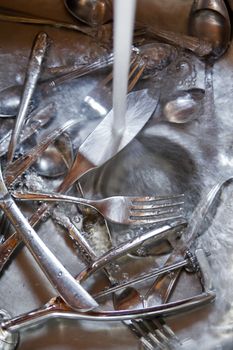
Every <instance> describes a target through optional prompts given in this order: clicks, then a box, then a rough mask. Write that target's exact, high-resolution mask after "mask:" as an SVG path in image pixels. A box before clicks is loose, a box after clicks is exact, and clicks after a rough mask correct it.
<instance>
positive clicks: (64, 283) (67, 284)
mask: <svg viewBox="0 0 233 350" xmlns="http://www.w3.org/2000/svg"><path fill="white" fill-rule="evenodd" d="M0 207H1V209H2V210H3V211H4V213H5V214H6V216H7V217H8V219H9V220H10V221H11V223H12V225H13V226H14V228H15V230H16V231H17V233H18V234H19V236H20V237H21V238H22V239H23V241H24V243H25V244H26V246H27V247H28V249H29V250H30V252H31V254H32V255H33V257H34V258H35V260H36V262H37V263H38V265H39V266H40V267H41V269H42V270H43V272H44V273H45V275H46V276H47V278H48V279H49V281H50V282H51V284H52V285H53V287H54V288H55V289H56V290H57V291H58V293H59V295H60V296H61V297H62V298H63V299H64V300H66V302H67V304H68V305H70V306H71V307H72V308H74V309H81V310H83V311H84V310H90V309H93V308H96V307H97V306H98V304H97V303H96V302H95V301H94V299H93V298H92V297H91V296H90V295H89V294H88V293H87V292H86V291H85V289H84V288H83V287H81V286H80V285H79V284H78V283H77V281H76V280H75V279H74V278H73V277H72V276H71V275H70V273H69V272H68V271H67V270H66V269H65V268H64V266H63V265H62V264H61V263H60V262H59V260H58V259H57V258H56V257H55V256H54V255H53V254H52V252H51V251H50V250H49V249H48V247H47V246H46V245H45V244H44V243H43V241H42V240H41V239H40V238H39V236H38V235H37V233H36V232H35V231H34V229H33V228H32V227H31V225H30V224H29V223H28V220H27V219H26V218H25V217H24V216H23V214H22V212H21V211H20V210H19V208H18V207H17V205H16V204H15V202H14V201H13V199H12V197H11V196H10V194H9V193H8V190H7V188H6V186H5V183H4V181H3V178H2V173H1V169H0Z"/></svg>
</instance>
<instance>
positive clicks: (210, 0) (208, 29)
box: [189, 0, 231, 60]
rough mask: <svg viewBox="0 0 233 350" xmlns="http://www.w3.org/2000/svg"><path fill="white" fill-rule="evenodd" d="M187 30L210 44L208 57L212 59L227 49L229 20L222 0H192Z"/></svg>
mask: <svg viewBox="0 0 233 350" xmlns="http://www.w3.org/2000/svg"><path fill="white" fill-rule="evenodd" d="M189 32H190V34H191V35H194V36H196V37H198V38H200V39H204V40H208V41H209V42H210V43H211V44H212V47H213V49H212V51H211V52H210V54H209V56H210V58H213V59H214V60H216V59H218V58H219V57H220V56H222V55H223V54H224V53H225V51H226V50H227V48H228V46H229V43H230V37H231V22H230V18H229V13H228V11H227V7H226V5H225V3H224V1H223V0H194V2H193V6H192V9H191V12H190V19H189Z"/></svg>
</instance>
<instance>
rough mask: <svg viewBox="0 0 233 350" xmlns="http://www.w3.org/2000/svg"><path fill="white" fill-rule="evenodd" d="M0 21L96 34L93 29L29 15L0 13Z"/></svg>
mask: <svg viewBox="0 0 233 350" xmlns="http://www.w3.org/2000/svg"><path fill="white" fill-rule="evenodd" d="M9 12H10V11H9ZM14 13H15V11H14ZM0 21H3V22H13V23H23V24H35V25H43V26H44V25H47V26H51V27H55V28H58V29H60V28H64V29H69V30H74V31H78V32H80V33H83V34H87V35H90V36H93V35H95V34H96V31H94V32H93V29H92V28H89V27H87V26H80V25H77V24H72V23H66V22H58V21H55V20H53V19H49V18H39V17H32V16H29V15H24V16H22V15H21V14H20V12H19V13H18V14H17V15H13V14H5V13H0Z"/></svg>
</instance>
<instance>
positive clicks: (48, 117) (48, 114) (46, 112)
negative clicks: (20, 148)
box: [0, 103, 56, 157]
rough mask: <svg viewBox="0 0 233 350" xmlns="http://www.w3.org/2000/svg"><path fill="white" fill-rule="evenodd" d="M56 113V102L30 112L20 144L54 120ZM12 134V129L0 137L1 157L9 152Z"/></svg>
mask: <svg viewBox="0 0 233 350" xmlns="http://www.w3.org/2000/svg"><path fill="white" fill-rule="evenodd" d="M55 115H56V108H55V105H54V103H49V104H48V105H45V106H43V107H39V108H37V109H35V110H34V111H33V112H32V113H30V114H29V116H28V118H27V120H26V122H25V126H24V129H23V130H22V132H21V134H20V137H19V142H18V144H21V143H22V142H24V141H26V140H27V139H28V138H29V137H31V136H32V135H33V134H34V133H35V132H36V131H38V130H39V129H40V128H42V127H43V126H45V125H46V124H47V123H49V122H50V121H52V120H53V118H54V117H55ZM11 134H12V131H11V130H10V131H9V132H8V133H6V134H5V135H4V137H2V138H1V139H0V157H2V156H3V155H5V154H6V153H7V150H8V147H9V143H10V138H11Z"/></svg>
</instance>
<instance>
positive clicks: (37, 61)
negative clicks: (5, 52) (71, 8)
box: [7, 33, 48, 162]
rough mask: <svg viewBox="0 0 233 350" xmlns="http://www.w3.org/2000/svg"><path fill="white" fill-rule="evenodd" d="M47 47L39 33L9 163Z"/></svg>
mask: <svg viewBox="0 0 233 350" xmlns="http://www.w3.org/2000/svg"><path fill="white" fill-rule="evenodd" d="M47 46H48V36H47V34H46V33H39V34H38V35H37V36H36V38H35V41H34V43H33V47H32V50H31V54H30V58H29V63H28V67H27V72H26V78H25V82H24V90H23V94H22V98H21V102H20V107H19V111H18V115H17V118H16V123H15V127H14V129H13V132H12V135H11V140H10V144H9V148H8V154H7V160H8V162H11V161H12V159H13V156H14V152H15V148H16V145H17V142H18V139H19V135H20V132H21V129H22V127H23V124H24V122H25V118H26V116H27V112H28V107H29V103H30V100H31V98H32V95H33V93H34V91H35V89H36V84H37V81H38V79H39V75H40V72H41V67H42V62H43V59H44V56H45V54H46V49H47Z"/></svg>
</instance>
